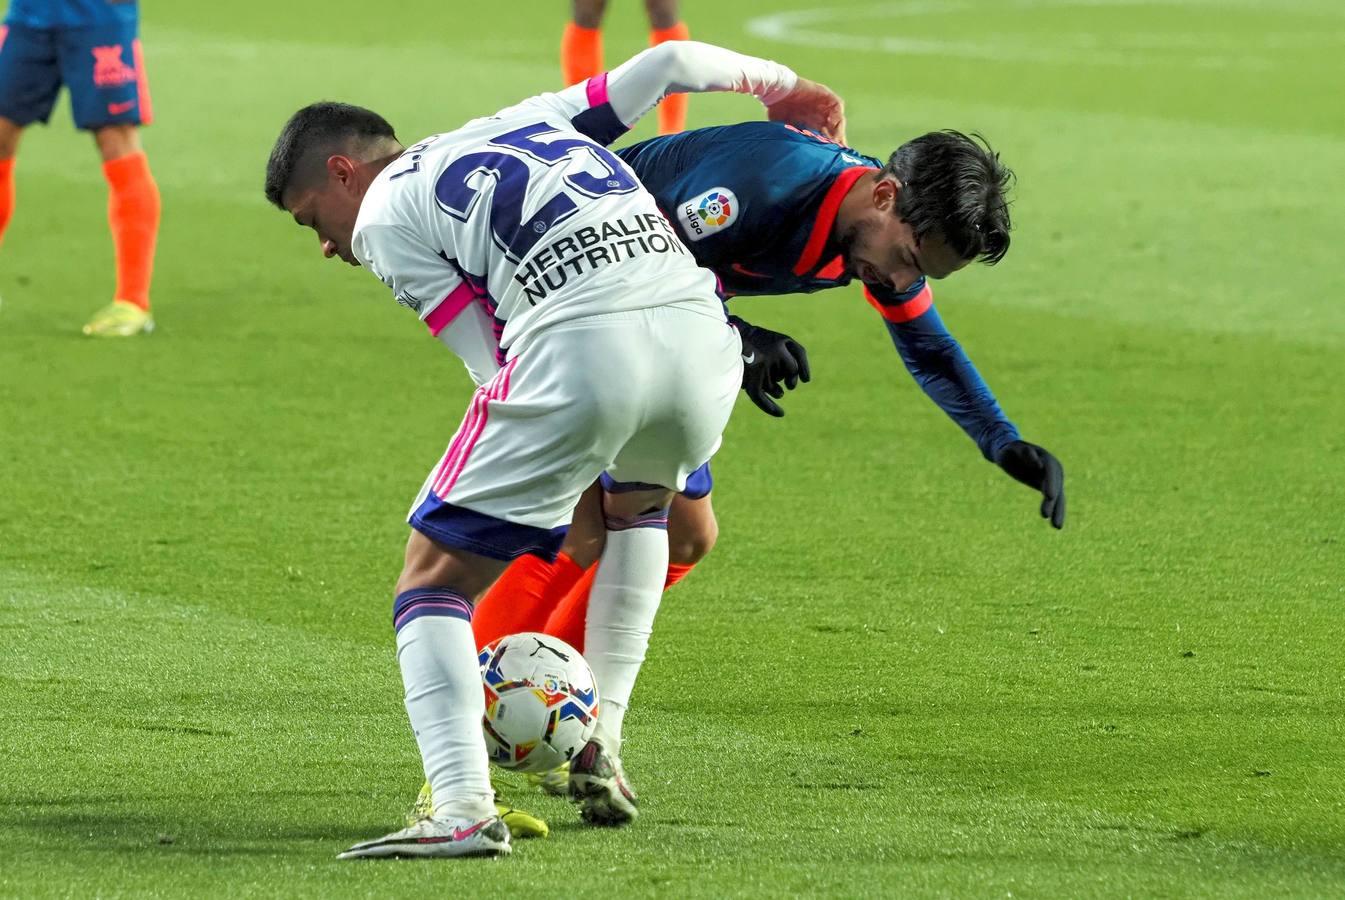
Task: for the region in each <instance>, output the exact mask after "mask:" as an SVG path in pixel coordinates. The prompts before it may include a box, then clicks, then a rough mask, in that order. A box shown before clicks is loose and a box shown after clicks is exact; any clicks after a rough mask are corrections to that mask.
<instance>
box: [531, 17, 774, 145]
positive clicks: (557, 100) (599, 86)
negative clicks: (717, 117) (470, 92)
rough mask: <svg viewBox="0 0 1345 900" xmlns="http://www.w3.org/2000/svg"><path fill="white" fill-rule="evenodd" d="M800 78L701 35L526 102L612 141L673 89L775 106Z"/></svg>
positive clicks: (669, 43) (593, 136) (598, 138)
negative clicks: (745, 98) (728, 95)
mask: <svg viewBox="0 0 1345 900" xmlns="http://www.w3.org/2000/svg"><path fill="white" fill-rule="evenodd" d="M797 83H798V76H797V75H795V74H794V72H793V70H791V69H789V68H788V67H787V66H782V65H780V64H779V63H776V62H771V61H770V60H766V59H757V58H756V57H754V56H744V55H743V54H741V53H734V52H733V51H732V50H725V49H724V48H723V47H716V46H714V45H713V44H703V43H701V42H699V41H665V42H664V43H662V44H659V45H658V46H657V47H650V48H649V49H648V50H645V51H643V52H641V53H638V54H636V55H635V56H633V57H631V58H630V59H628V60H626V61H625V62H624V63H622V64H621V65H619V66H617V67H616V68H615V69H613V70H612V71H610V72H604V73H602V74H601V75H598V76H596V77H594V78H590V79H588V80H587V81H581V82H579V83H578V84H576V85H572V86H571V87H568V88H566V89H565V90H563V91H561V92H560V93H558V94H542V95H541V96H540V97H535V98H533V99H532V100H531V101H527V102H529V103H541V104H544V105H546V106H547V107H549V108H550V109H551V110H553V111H555V112H558V113H560V114H561V115H563V116H565V118H567V119H569V121H570V124H571V125H572V126H573V127H574V128H575V130H577V131H579V132H582V133H583V134H585V135H587V136H588V137H589V138H591V139H593V140H595V141H597V142H598V143H600V144H610V143H612V141H614V140H616V139H617V138H618V137H620V136H621V135H622V134H624V133H625V132H626V131H627V130H629V129H630V127H631V126H632V125H634V124H635V123H636V122H638V121H639V120H640V117H641V116H643V115H644V114H645V113H647V112H649V111H650V110H651V109H653V108H654V107H655V106H656V105H657V104H658V102H659V101H660V100H662V99H663V98H664V97H665V96H667V95H668V94H703V93H708V92H710V91H734V92H736V93H739V94H751V95H753V96H754V97H756V98H757V99H758V100H760V101H761V102H762V103H763V104H765V105H766V106H770V105H771V104H773V103H775V102H776V101H778V100H780V99H782V98H783V97H784V96H785V95H786V94H788V93H789V92H790V91H792V90H794V85H796V84H797Z"/></svg>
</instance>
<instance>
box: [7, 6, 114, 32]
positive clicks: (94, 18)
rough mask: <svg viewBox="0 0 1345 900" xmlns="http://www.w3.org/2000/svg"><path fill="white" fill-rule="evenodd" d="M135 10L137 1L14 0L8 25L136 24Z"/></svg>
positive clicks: (73, 25) (41, 26)
mask: <svg viewBox="0 0 1345 900" xmlns="http://www.w3.org/2000/svg"><path fill="white" fill-rule="evenodd" d="M136 7H137V4H136V0H11V2H10V4H9V12H8V13H7V14H6V15H5V23H6V24H8V25H23V26H25V27H27V28H91V27H94V26H99V25H134V24H136V17H137V15H138V12H137V8H136Z"/></svg>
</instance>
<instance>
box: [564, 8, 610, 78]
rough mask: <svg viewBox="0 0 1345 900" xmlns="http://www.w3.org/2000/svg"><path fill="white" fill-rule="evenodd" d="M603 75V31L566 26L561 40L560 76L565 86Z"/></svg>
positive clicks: (571, 24) (568, 24)
mask: <svg viewBox="0 0 1345 900" xmlns="http://www.w3.org/2000/svg"><path fill="white" fill-rule="evenodd" d="M601 73H602V29H601V28H582V27H580V26H578V25H576V24H574V23H573V22H568V23H566V25H565V33H564V34H562V35H561V38H560V74H561V77H562V78H564V79H565V86H566V87H569V86H570V85H572V84H578V83H579V82H581V81H583V80H584V79H585V78H592V77H593V76H594V75H598V74H601Z"/></svg>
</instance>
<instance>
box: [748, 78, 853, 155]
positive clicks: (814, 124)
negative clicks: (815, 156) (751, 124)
mask: <svg viewBox="0 0 1345 900" xmlns="http://www.w3.org/2000/svg"><path fill="white" fill-rule="evenodd" d="M766 118H768V119H770V120H771V121H772V122H784V123H786V124H788V125H797V126H799V127H800V128H806V129H808V130H809V131H816V132H817V133H818V134H820V135H822V137H824V138H826V139H828V140H832V141H835V142H836V143H838V144H845V101H844V100H842V99H841V98H840V97H838V96H837V95H836V93H835V92H834V91H833V90H832V89H831V88H829V87H827V86H826V85H824V84H818V83H817V82H816V81H809V80H808V79H807V78H800V79H799V82H798V84H796V85H794V90H792V91H790V92H789V93H788V94H786V95H785V96H784V97H783V98H781V99H780V100H779V101H777V102H775V103H772V104H771V105H770V106H768V107H766ZM847 146H848V145H847Z"/></svg>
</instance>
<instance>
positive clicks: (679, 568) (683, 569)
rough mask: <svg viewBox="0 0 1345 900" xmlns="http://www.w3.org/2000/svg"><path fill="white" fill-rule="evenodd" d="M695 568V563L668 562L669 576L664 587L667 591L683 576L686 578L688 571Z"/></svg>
mask: <svg viewBox="0 0 1345 900" xmlns="http://www.w3.org/2000/svg"><path fill="white" fill-rule="evenodd" d="M694 568H696V564H695V563H692V564H691V565H689V566H684V565H682V564H681V563H668V578H667V580H665V581H664V582H663V589H664V590H665V591H666V590H667V589H668V588H670V587H672V586H673V585H675V584H677V582H679V581H681V580H682V579H683V578H686V577H687V573H688V572H690V571H691V570H692V569H694Z"/></svg>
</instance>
